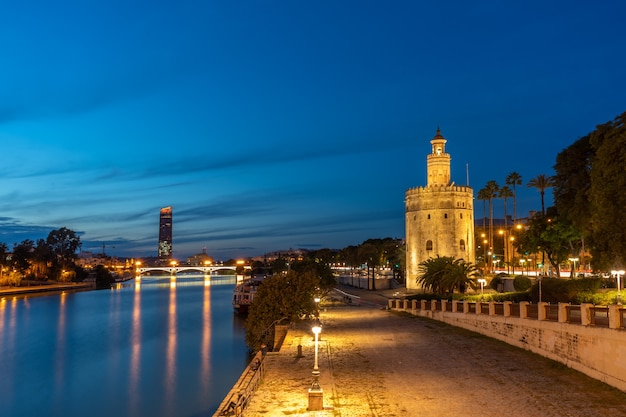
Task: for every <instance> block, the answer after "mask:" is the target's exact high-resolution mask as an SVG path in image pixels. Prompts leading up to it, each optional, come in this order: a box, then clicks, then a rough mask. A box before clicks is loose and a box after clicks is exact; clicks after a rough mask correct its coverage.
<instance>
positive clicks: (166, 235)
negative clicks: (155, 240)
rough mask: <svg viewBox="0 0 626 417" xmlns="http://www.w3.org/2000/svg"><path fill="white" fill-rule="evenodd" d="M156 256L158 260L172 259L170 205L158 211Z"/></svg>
mask: <svg viewBox="0 0 626 417" xmlns="http://www.w3.org/2000/svg"><path fill="white" fill-rule="evenodd" d="M158 257H159V260H169V259H172V206H168V207H163V208H162V209H161V211H160V216H159V250H158Z"/></svg>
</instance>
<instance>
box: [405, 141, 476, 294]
mask: <svg viewBox="0 0 626 417" xmlns="http://www.w3.org/2000/svg"><path fill="white" fill-rule="evenodd" d="M446 142H447V141H446V139H445V138H444V137H443V136H442V135H441V132H440V131H439V129H437V134H436V135H435V137H433V139H432V140H431V141H430V143H431V145H432V150H431V153H430V154H428V156H427V158H426V166H427V168H426V169H427V174H428V180H427V181H428V184H427V185H426V186H425V187H416V188H411V189H409V190H408V191H407V192H406V197H405V204H406V219H405V222H406V286H407V288H409V289H417V288H419V286H418V285H417V283H416V278H417V276H418V271H419V264H420V263H422V262H423V261H426V260H428V259H429V258H435V257H437V256H451V257H453V258H456V259H464V260H465V261H467V262H471V263H474V262H475V249H474V216H473V214H474V208H473V199H474V192H473V191H472V189H471V188H470V187H469V186H463V185H454V182H451V181H450V154H449V153H446Z"/></svg>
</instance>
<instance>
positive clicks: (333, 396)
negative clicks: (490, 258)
mask: <svg viewBox="0 0 626 417" xmlns="http://www.w3.org/2000/svg"><path fill="white" fill-rule="evenodd" d="M343 290H344V291H345V292H350V293H352V294H354V295H357V296H359V297H360V300H361V302H360V305H359V306H337V307H331V306H328V307H326V308H325V309H322V312H321V314H320V317H321V320H322V327H323V328H322V333H321V340H320V342H319V370H320V379H319V381H320V386H321V388H322V390H323V410H320V411H307V407H308V390H309V388H310V387H311V383H312V374H311V371H312V369H313V362H314V341H313V335H312V333H311V331H310V329H307V328H304V327H299V328H296V329H292V330H290V331H289V333H288V335H287V337H286V339H285V341H284V342H283V345H282V348H281V349H280V351H279V352H271V353H268V354H267V356H266V358H265V360H264V365H265V376H264V378H263V381H262V383H261V384H260V385H259V387H258V388H257V390H256V392H255V394H254V396H253V398H252V400H251V402H250V404H249V405H248V407H247V408H246V410H245V411H244V414H243V415H245V416H261V415H262V416H268V417H269V416H284V415H290V416H376V417H382V416H395V417H400V416H401V417H409V416H416V415H423V414H424V415H429V416H435V417H437V416H441V417H444V416H446V417H447V416H456V415H466V416H485V417H487V416H494V415H508V414H510V413H511V412H514V413H515V414H516V415H519V416H528V417H535V416H537V417H539V416H542V417H544V416H562V415H567V416H570V417H590V416H598V417H599V416H606V415H620V416H626V394H624V393H622V392H620V391H618V390H616V389H614V388H611V387H609V386H608V385H605V384H603V383H600V382H598V381H596V380H593V379H591V378H588V377H586V376H585V375H583V374H580V373H578V372H576V371H573V370H571V369H569V368H566V367H565V366H562V365H559V364H557V363H555V362H553V361H550V360H547V359H545V358H542V357H540V356H538V355H535V354H532V353H530V352H527V351H524V350H522V349H518V348H515V347H511V346H509V345H506V344H504V343H501V342H499V341H496V340H493V339H489V338H486V337H483V336H480V335H478V334H476V333H472V332H469V331H466V330H463V329H459V328H455V327H452V326H448V325H446V324H443V323H439V322H435V321H432V320H428V319H424V318H417V317H408V316H407V315H403V314H397V313H392V312H390V311H387V310H386V309H384V307H383V306H385V305H386V302H387V300H388V298H389V297H390V296H393V295H394V294H393V292H390V291H386V292H382V293H379V292H377V291H360V290H355V289H349V288H347V289H346V288H343ZM299 346H301V350H302V356H301V357H299V355H298V351H299ZM531 370H532V372H529V371H531Z"/></svg>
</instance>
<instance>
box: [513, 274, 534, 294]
mask: <svg viewBox="0 0 626 417" xmlns="http://www.w3.org/2000/svg"><path fill="white" fill-rule="evenodd" d="M532 285H533V284H532V282H530V278H528V277H526V276H524V275H517V276H516V277H515V279H514V280H513V288H515V291H526V290H528V289H530V287H532Z"/></svg>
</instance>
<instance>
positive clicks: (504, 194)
mask: <svg viewBox="0 0 626 417" xmlns="http://www.w3.org/2000/svg"><path fill="white" fill-rule="evenodd" d="M498 197H500V198H502V199H503V200H504V239H503V241H502V248H503V249H502V252H503V255H504V262H509V259H508V258H509V257H511V256H510V252H511V251H510V248H509V241H508V240H507V238H506V235H507V231H508V230H509V225H508V220H507V218H506V206H507V204H506V200H507V198H510V197H513V191H511V189H510V188H509V186H508V185H505V186H503V187H502V188H500V191H499V192H498ZM513 224H515V223H513ZM507 271H508V265H507Z"/></svg>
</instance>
